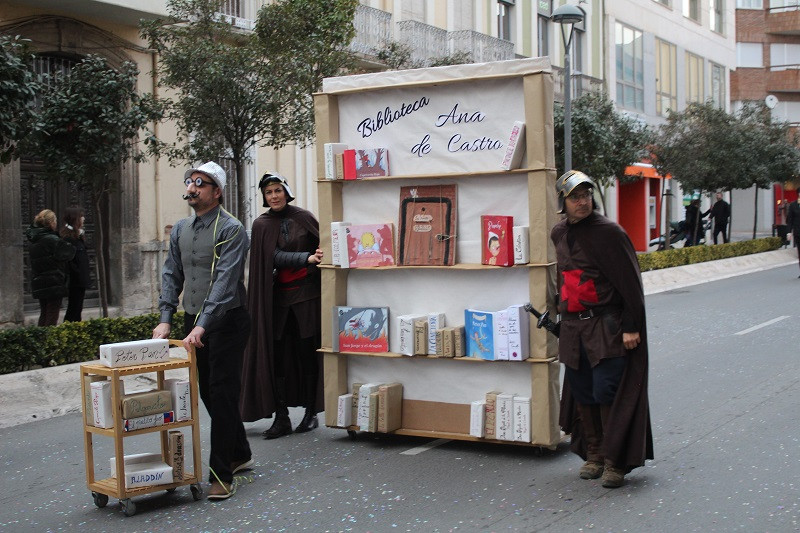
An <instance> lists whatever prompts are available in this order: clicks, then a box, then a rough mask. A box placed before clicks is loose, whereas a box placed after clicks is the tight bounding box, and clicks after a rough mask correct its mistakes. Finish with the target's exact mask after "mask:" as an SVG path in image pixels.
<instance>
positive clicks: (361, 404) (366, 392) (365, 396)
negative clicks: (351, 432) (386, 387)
mask: <svg viewBox="0 0 800 533" xmlns="http://www.w3.org/2000/svg"><path fill="white" fill-rule="evenodd" d="M380 386H381V384H380V383H364V384H363V385H361V387H360V388H359V389H358V409H357V411H356V425H357V426H358V427H359V429H360V430H361V431H369V410H370V404H371V403H372V399H371V397H370V394H372V393H373V392H378V387H380Z"/></svg>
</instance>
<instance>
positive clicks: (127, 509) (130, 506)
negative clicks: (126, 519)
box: [119, 498, 136, 516]
mask: <svg viewBox="0 0 800 533" xmlns="http://www.w3.org/2000/svg"><path fill="white" fill-rule="evenodd" d="M119 504H120V505H121V506H122V512H123V513H125V516H133V515H135V514H136V504H135V503H133V502H132V501H131V499H130V498H125V499H124V500H120V501H119Z"/></svg>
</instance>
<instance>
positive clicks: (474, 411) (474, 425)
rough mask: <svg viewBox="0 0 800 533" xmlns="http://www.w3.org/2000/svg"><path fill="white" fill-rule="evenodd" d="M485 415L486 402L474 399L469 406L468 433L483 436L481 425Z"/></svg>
mask: <svg viewBox="0 0 800 533" xmlns="http://www.w3.org/2000/svg"><path fill="white" fill-rule="evenodd" d="M485 417H486V402H485V401H483V400H475V401H474V402H472V403H471V404H470V407H469V434H470V435H472V436H473V437H479V438H483V426H484V424H485V423H486V422H485Z"/></svg>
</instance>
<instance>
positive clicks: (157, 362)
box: [81, 339, 202, 516]
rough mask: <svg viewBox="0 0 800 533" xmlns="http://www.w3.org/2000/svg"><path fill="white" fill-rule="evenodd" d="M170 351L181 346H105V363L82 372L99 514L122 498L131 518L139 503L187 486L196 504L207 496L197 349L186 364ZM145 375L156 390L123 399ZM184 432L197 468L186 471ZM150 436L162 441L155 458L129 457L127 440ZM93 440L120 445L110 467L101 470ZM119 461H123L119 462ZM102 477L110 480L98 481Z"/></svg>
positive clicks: (90, 479) (89, 470)
mask: <svg viewBox="0 0 800 533" xmlns="http://www.w3.org/2000/svg"><path fill="white" fill-rule="evenodd" d="M170 346H173V347H177V346H183V343H182V342H181V341H175V340H169V341H167V340H161V339H148V340H143V341H133V342H123V343H116V344H106V345H103V346H100V362H99V363H97V364H94V363H93V364H83V365H81V388H82V392H83V397H84V405H83V412H84V422H83V433H84V445H85V454H86V484H87V486H88V488H89V490H90V491H91V492H92V496H93V498H94V502H95V504H96V505H97V506H98V507H105V505H106V504H107V503H108V498H109V497H115V498H119V500H120V503H121V505H122V509H123V512H124V513H125V515H127V516H131V515H133V514H135V512H136V505H135V504H134V503H133V502H132V501H131V497H133V496H139V495H142V494H148V493H151V492H155V491H161V490H166V491H172V490H174V489H175V488H177V487H180V486H183V485H191V491H192V496H193V497H194V499H195V500H197V499H199V498H200V496H201V495H202V489H201V488H200V482H201V479H200V476H201V462H200V461H201V455H200V454H201V450H200V421H199V417H198V413H199V411H198V407H197V406H198V403H197V402H198V400H197V398H198V391H197V367H196V365H195V357H194V350H193V349H192V350H190V351H189V353H188V357H187V358H186V359H184V358H179V357H170V355H169V347H170ZM183 368H188V369H189V378H188V379H185V378H165V374H164V373H165V372H166V371H167V370H176V369H183ZM145 373H147V374H150V373H153V374H155V378H156V379H155V381H156V386H155V388H154V389H152V390H149V391H142V392H136V393H129V394H125V390H124V389H125V387H124V385H125V382H124V381H123V380H122V378H123V377H124V376H132V375H137V374H145ZM184 428H186V429H189V430H191V441H190V443H189V444H190V445H191V450H192V455H191V457H192V464H191V469H190V468H189V465H185V454H184V449H185V447H184V437H185V436H184V432H183V431H182V430H183V429H184ZM150 433H158V437H159V438H158V441H157V442H156V443H155V446H154V447H153V450H152V451H150V452H145V453H136V454H128V455H126V454H125V439H126V438H128V437H136V436H140V435H147V434H150ZM95 435H96V436H104V437H110V438H112V439H114V456H113V457H111V458H110V461H109V466H108V467H107V468H106V467H101V468H100V469H99V470H98V468H97V464H96V463H95V456H94V446H93V442H92V441H93V436H95ZM137 444H138V445H139V446H141V443H137ZM118 457H122V458H123V460H121V461H117V458H118ZM102 471H107V472H108V473H109V476H108V477H106V478H102V479H100V478H98V477H97V476H98V472H102Z"/></svg>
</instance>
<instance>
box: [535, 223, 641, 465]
mask: <svg viewBox="0 0 800 533" xmlns="http://www.w3.org/2000/svg"><path fill="white" fill-rule="evenodd" d="M567 232H574V233H573V235H574V237H575V242H576V243H577V244H578V246H581V247H582V248H583V249H584V250H585V252H586V253H587V254H588V255H589V257H591V259H592V260H593V261H594V263H595V266H596V268H597V270H598V271H599V272H600V273H601V274H602V275H603V276H605V277H606V278H607V279H608V280H609V281H610V282H611V284H612V285H613V286H614V289H615V290H616V292H617V293H618V294H619V296H620V297H621V301H622V307H623V312H622V314H623V317H624V318H623V322H624V323H628V324H630V323H633V324H636V326H637V327H638V331H639V334H640V335H641V342H640V343H639V346H638V347H636V348H635V349H633V350H626V353H625V357H627V358H628V363H627V365H626V367H625V372H624V373H623V375H622V380H621V381H620V384H619V389H618V390H617V395H616V397H615V398H614V403H613V404H612V407H611V413H610V415H609V420H608V422H607V426H608V427H607V428H605V427H604V431H603V433H604V434H603V450H602V452H603V455H604V457H606V458H607V459H608V460H610V461H611V462H612V463H613V464H615V465H617V466H618V467H621V468H625V469H626V470H627V471H630V470H632V469H633V468H636V467H639V466H642V465H644V462H645V460H646V459H652V458H653V434H652V429H651V426H650V407H649V402H648V396H647V378H648V376H647V373H648V348H647V322H646V319H645V305H644V289H643V286H642V279H641V274H640V271H639V262H638V260H637V259H636V252H635V251H634V248H633V245H632V244H631V242H630V239H629V238H628V236H627V234H626V233H625V232H624V230H623V229H622V228H621V227H620V226H619V225H618V224H616V223H615V222H612V221H611V220H609V219H607V218H606V217H604V216H602V215H599V214H597V213H592V214H591V215H589V216H588V217H586V218H585V219H583V220H581V221H580V222H578V223H577V224H567V222H566V220H563V221H561V222H559V223H558V224H556V225H555V226H554V227H553V231H552V233H551V238H552V240H553V242H554V243H558V241H559V240H560V239H561V238H563V237H564V236H565V235H566V233H567ZM560 274H561V272H560V268H559V276H560ZM626 315H627V316H626ZM562 332H563V329H562ZM559 425H560V426H561V429H562V430H564V432H565V433H568V434H571V435H572V440H571V444H570V449H571V450H572V451H573V452H574V453H576V454H577V455H579V456H580V457H582V458H583V459H584V460H585V459H586V441H585V440H584V438H583V435H582V431H581V424H580V419H579V417H578V413H577V408H576V402H575V399H574V398H573V396H572V393H571V391H570V388H569V384H568V383H567V381H566V380H565V381H564V385H563V388H562V391H561V414H560V417H559Z"/></svg>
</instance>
